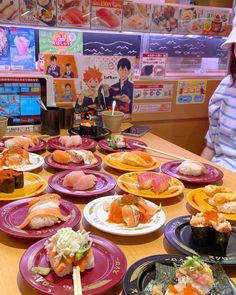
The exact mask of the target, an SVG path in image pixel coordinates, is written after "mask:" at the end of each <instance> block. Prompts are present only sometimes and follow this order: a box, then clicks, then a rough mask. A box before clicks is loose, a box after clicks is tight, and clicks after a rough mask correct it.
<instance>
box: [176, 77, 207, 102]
mask: <svg viewBox="0 0 236 295" xmlns="http://www.w3.org/2000/svg"><path fill="white" fill-rule="evenodd" d="M206 86H207V81H206V80H184V81H178V88H177V96H176V104H199V103H204V101H205V95H206Z"/></svg>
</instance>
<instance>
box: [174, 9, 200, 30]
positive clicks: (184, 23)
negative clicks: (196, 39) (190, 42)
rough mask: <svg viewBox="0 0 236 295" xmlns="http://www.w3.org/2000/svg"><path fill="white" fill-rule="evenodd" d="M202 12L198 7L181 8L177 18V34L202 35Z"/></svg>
mask: <svg viewBox="0 0 236 295" xmlns="http://www.w3.org/2000/svg"><path fill="white" fill-rule="evenodd" d="M203 13H204V10H203V9H202V8H198V7H196V6H195V7H194V6H193V7H181V8H180V17H179V27H178V33H179V34H193V35H194V34H197V35H201V34H202V33H203V27H204V18H203V17H204V15H203Z"/></svg>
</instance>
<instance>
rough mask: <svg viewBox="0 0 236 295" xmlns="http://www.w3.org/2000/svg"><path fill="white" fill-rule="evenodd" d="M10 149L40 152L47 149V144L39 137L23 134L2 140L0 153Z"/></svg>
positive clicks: (0, 141)
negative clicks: (16, 148)
mask: <svg viewBox="0 0 236 295" xmlns="http://www.w3.org/2000/svg"><path fill="white" fill-rule="evenodd" d="M10 147H20V148H23V149H25V150H26V151H28V152H31V153H34V152H40V151H43V150H45V149H46V147H47V143H46V141H44V140H43V139H41V138H40V137H39V136H37V135H28V134H23V135H20V136H14V137H5V138H3V139H1V140H0V151H3V150H4V149H9V148H10Z"/></svg>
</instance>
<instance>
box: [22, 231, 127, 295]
mask: <svg viewBox="0 0 236 295" xmlns="http://www.w3.org/2000/svg"><path fill="white" fill-rule="evenodd" d="M90 236H91V238H92V239H93V243H92V249H93V254H94V263H95V267H94V268H92V269H90V270H86V271H85V272H83V273H81V283H82V289H83V295H97V294H102V293H104V292H107V291H108V290H110V289H111V288H113V287H114V286H115V285H117V284H118V283H119V282H120V281H121V279H122V278H123V276H124V273H125V272H126V268H127V261H126V258H125V255H124V253H123V252H122V251H121V250H120V248H118V247H117V246H116V245H115V244H114V243H112V242H111V241H109V240H107V239H104V238H102V237H99V236H95V235H90ZM46 240H47V239H43V240H40V241H38V242H37V243H35V244H33V245H32V246H31V247H30V248H29V249H28V250H26V252H25V253H24V254H23V256H22V257H21V260H20V273H21V275H22V277H23V278H24V280H25V281H26V282H27V283H28V284H30V286H31V287H32V288H33V289H36V290H37V291H39V292H41V293H43V294H60V295H73V290H74V289H73V280H72V275H71V274H70V275H66V276H65V277H62V278H60V277H58V276H57V275H56V274H55V273H54V272H53V271H51V272H50V273H49V274H48V275H47V276H41V275H39V274H36V273H35V272H33V271H32V267H39V266H41V267H50V265H49V262H48V257H47V253H46V250H45V249H44V243H45V242H46Z"/></svg>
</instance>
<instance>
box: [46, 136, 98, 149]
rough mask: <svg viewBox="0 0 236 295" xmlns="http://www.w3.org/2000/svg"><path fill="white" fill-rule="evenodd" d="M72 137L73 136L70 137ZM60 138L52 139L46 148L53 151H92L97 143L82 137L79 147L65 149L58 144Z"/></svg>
mask: <svg viewBox="0 0 236 295" xmlns="http://www.w3.org/2000/svg"><path fill="white" fill-rule="evenodd" d="M72 136H73V135H72ZM59 138H60V136H57V137H53V138H51V139H49V140H48V146H49V147H50V148H51V149H53V150H63V151H65V150H81V149H83V150H93V149H95V148H96V145H97V142H96V141H95V140H93V139H91V138H88V137H83V136H81V138H82V144H81V145H79V146H70V147H65V146H64V145H62V144H60V142H59Z"/></svg>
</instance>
